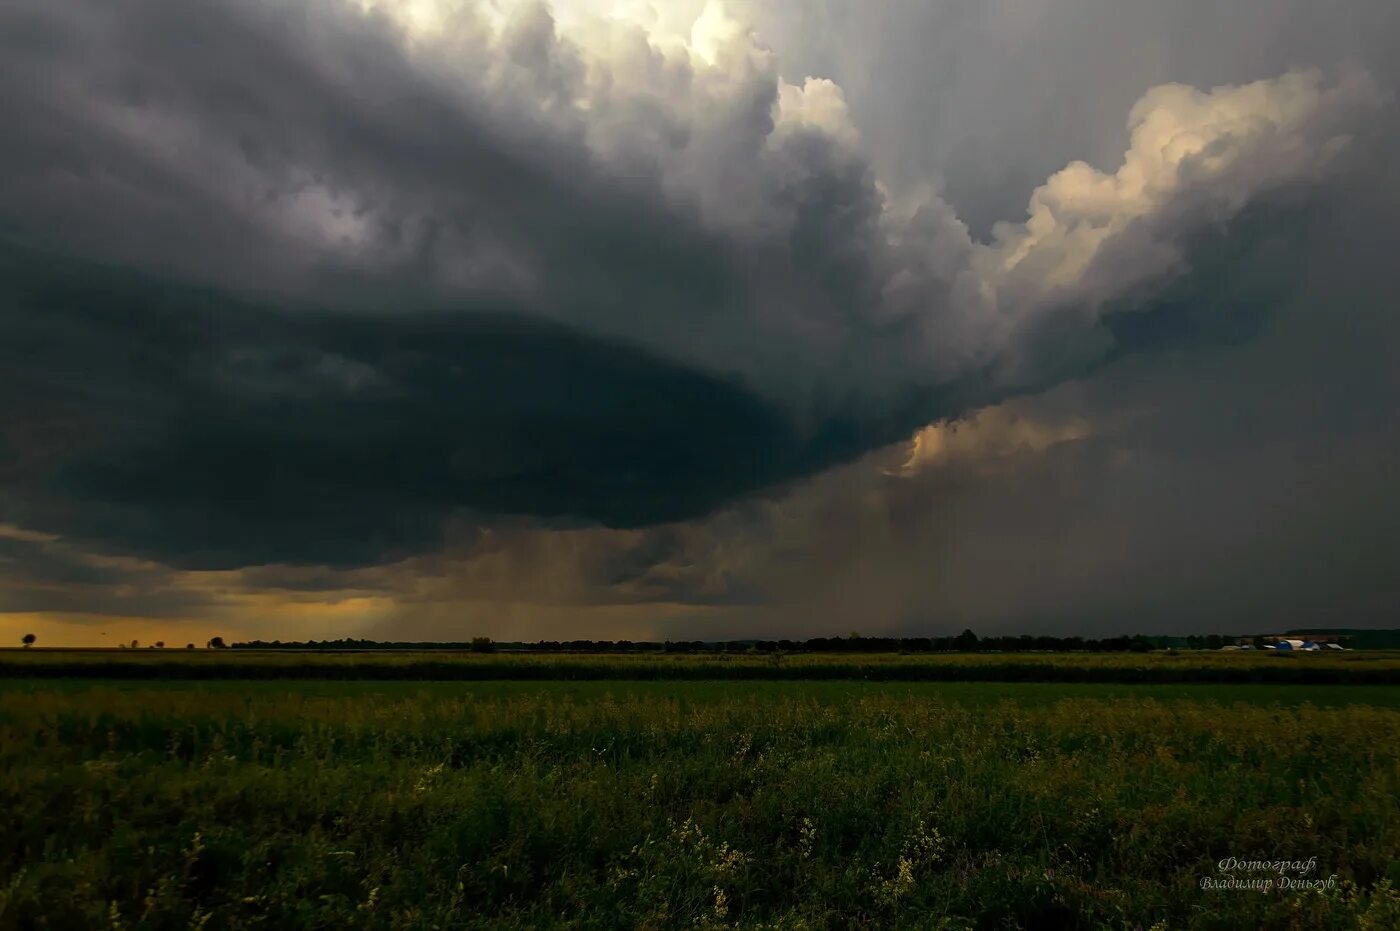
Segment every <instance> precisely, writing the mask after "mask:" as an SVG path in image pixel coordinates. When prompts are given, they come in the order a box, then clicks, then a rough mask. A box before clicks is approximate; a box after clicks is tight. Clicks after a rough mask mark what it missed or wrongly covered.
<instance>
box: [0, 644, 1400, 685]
mask: <svg viewBox="0 0 1400 931" xmlns="http://www.w3.org/2000/svg"><path fill="white" fill-rule="evenodd" d="M22 677H38V678H64V677H78V678H113V679H201V680H212V679H363V680H394V679H405V680H468V681H470V680H519V679H526V680H529V679H534V680H542V681H543V680H578V681H587V680H623V679H639V680H646V679H657V680H668V681H671V680H697V679H699V680H703V679H717V680H761V679H774V680H815V679H851V680H867V679H868V680H872V681H895V682H898V681H911V682H912V681H993V682H1017V681H1047V682H1120V683H1178V682H1216V683H1232V682H1241V683H1243V682H1256V683H1276V684H1282V683H1311V684H1327V683H1353V684H1373V685H1400V653H1396V652H1387V651H1375V652H1361V651H1356V652H1346V653H1309V654H1301V653H1296V654H1287V655H1274V654H1271V653H1266V652H1237V653H1223V652H1218V651H1182V652H1175V651H1163V652H1153V653H933V654H927V653H925V654H918V653H911V654H895V653H871V654H862V653H808V654H791V655H785V656H772V655H765V654H756V653H750V654H743V653H738V654H723V653H721V654H680V653H678V654H651V653H612V654H569V653H563V654H554V653H494V654H474V653H456V652H447V651H425V652H409V651H385V652H364V653H353V652H325V653H318V652H282V651H275V650H270V651H255V650H247V651H244V650H129V651H121V650H90V651H75V650H8V651H0V678H22Z"/></svg>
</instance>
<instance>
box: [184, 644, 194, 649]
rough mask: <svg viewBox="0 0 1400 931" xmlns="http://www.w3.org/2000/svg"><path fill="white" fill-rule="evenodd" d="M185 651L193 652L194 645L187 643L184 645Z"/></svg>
mask: <svg viewBox="0 0 1400 931" xmlns="http://www.w3.org/2000/svg"><path fill="white" fill-rule="evenodd" d="M185 649H186V650H193V649H194V644H193V643H187V644H185Z"/></svg>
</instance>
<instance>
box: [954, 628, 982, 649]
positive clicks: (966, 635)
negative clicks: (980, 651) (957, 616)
mask: <svg viewBox="0 0 1400 931" xmlns="http://www.w3.org/2000/svg"><path fill="white" fill-rule="evenodd" d="M953 648H954V649H955V650H975V649H977V635H976V634H974V633H973V632H972V631H970V630H964V631H963V632H962V633H960V634H958V635H957V636H956V637H954V638H953Z"/></svg>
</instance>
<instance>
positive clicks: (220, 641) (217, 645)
mask: <svg viewBox="0 0 1400 931" xmlns="http://www.w3.org/2000/svg"><path fill="white" fill-rule="evenodd" d="M226 645H227V644H225V643H224V638H223V637H210V638H209V649H211V650H222V649H223V648H224V647H225V646H226Z"/></svg>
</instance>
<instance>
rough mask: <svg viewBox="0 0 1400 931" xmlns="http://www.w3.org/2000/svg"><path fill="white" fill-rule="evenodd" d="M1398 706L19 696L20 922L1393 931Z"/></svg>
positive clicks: (784, 695) (1, 826)
mask: <svg viewBox="0 0 1400 931" xmlns="http://www.w3.org/2000/svg"><path fill="white" fill-rule="evenodd" d="M57 655H61V654H57V653H54V654H39V653H37V652H36V653H34V654H33V655H32V656H27V657H24V658H23V661H24V662H35V661H38V662H46V661H48V660H47V657H48V656H57ZM1185 655H1186V654H1182V656H1185ZM41 656H43V657H45V659H42V660H41V659H39V657H41ZM1179 658H1180V657H1161V658H1158V657H1155V656H1148V657H1142V656H1133V657H1122V658H1119V657H1106V658H1104V659H1103V660H1102V661H1104V662H1106V663H1114V662H1126V661H1132V662H1137V663H1154V662H1161V663H1165V662H1167V661H1175V660H1177V659H1179ZM1190 658H1191V659H1197V660H1201V659H1205V660H1207V661H1208V662H1211V663H1215V662H1219V661H1220V660H1217V659H1215V658H1214V657H1201V656H1192V657H1190ZM7 659H8V657H7ZM299 659H301V657H283V656H275V657H271V659H270V660H269V662H289V661H290V662H296V661H298V660H299ZM315 659H316V660H317V661H318V662H325V663H332V664H333V663H342V662H347V661H349V662H353V661H355V660H354V658H353V657H340V656H334V657H327V658H322V657H319V656H317V657H315ZM613 659H614V658H612V657H602V658H600V657H584V658H579V659H578V660H577V661H578V662H583V661H585V660H587V661H591V662H599V661H612V660H613ZM649 659H650V658H649ZM822 659H826V658H822ZM936 659H938V660H946V659H948V658H947V657H938V658H936ZM954 659H956V660H957V661H959V662H961V663H965V664H967V665H968V666H969V667H970V668H976V667H977V664H978V663H984V662H988V658H987V657H981V656H976V657H955V658H954ZM998 659H1000V658H998ZM1073 659H1080V658H1079V657H1073ZM1092 659H1095V660H1098V658H1092ZM1228 659H1230V660H1235V659H1237V657H1234V656H1230V657H1228ZM1266 659H1268V658H1266ZM1272 659H1274V660H1275V662H1276V663H1289V662H1290V661H1289V660H1287V659H1282V658H1272ZM1302 659H1303V660H1305V661H1308V660H1322V661H1324V662H1325V664H1326V665H1327V666H1328V667H1330V666H1333V665H1336V664H1338V663H1340V662H1341V661H1343V660H1345V659H1350V657H1349V656H1342V657H1303V658H1302ZM122 660H123V661H125V662H137V661H138V660H137V659H135V658H128V657H122ZM179 660H180V661H186V657H184V656H180V657H179ZM392 660H393V662H395V663H401V662H402V663H410V664H411V663H413V662H414V661H415V657H398V656H395V657H392ZM173 661H175V660H174V659H172V658H171V657H168V656H159V657H152V658H147V657H146V656H144V655H143V656H141V657H140V658H139V662H142V663H164V662H173ZM187 661H188V662H191V663H212V662H225V663H226V662H230V658H229V657H227V656H223V655H219V656H211V655H206V654H204V653H198V652H197V656H195V657H191V658H189V659H188V660H187ZM232 661H234V662H245V661H247V658H246V657H243V656H235V657H232ZM454 661H455V662H459V663H462V664H464V665H465V664H477V663H480V664H490V663H502V662H507V661H509V662H520V661H522V660H521V659H520V658H517V657H502V656H499V655H496V656H487V657H473V658H469V659H468V658H461V659H456V660H454ZM523 661H529V662H551V663H559V664H567V663H569V662H573V661H575V658H573V657H546V658H536V657H528V658H524V660H523ZM627 661H628V662H631V660H630V658H628V659H627ZM663 661H664V662H672V661H673V660H672V659H671V658H670V657H666V658H663ZM789 661H791V662H792V663H793V666H794V667H796V668H801V667H802V666H803V665H804V664H812V663H816V662H818V661H817V660H816V659H813V658H808V657H793V658H789V659H785V660H784V661H783V662H789ZM914 661H916V662H917V661H923V660H922V658H915V659H914ZM928 661H930V662H932V661H933V658H930V659H929V660H928ZM1016 661H1017V662H1026V661H1027V660H1025V659H1024V658H1021V657H1017V658H1016ZM1030 661H1031V662H1035V660H1030ZM675 662H680V661H679V660H675ZM715 662H716V663H718V662H719V661H715ZM735 662H741V663H749V662H762V660H749V659H747V658H745V659H742V660H738V661H735ZM842 662H845V663H847V664H848V665H849V664H852V663H860V664H865V665H866V666H868V667H869V668H877V667H880V666H881V665H894V666H899V664H901V663H903V664H905V665H906V666H907V665H909V664H910V663H911V660H910V659H909V658H908V657H860V658H859V659H852V658H850V657H844V658H842ZM1040 662H1041V663H1042V667H1047V666H1053V665H1055V664H1056V663H1063V662H1064V659H1063V658H1062V657H1058V656H1057V657H1055V658H1054V659H1053V660H1049V659H1046V660H1040ZM1257 662H1259V660H1257V659H1255V658H1253V657H1250V658H1248V659H1247V660H1246V663H1247V664H1249V665H1248V666H1247V667H1246V668H1252V667H1253V664H1254V663H1257ZM1389 662H1391V661H1388V660H1381V661H1380V663H1381V665H1380V666H1367V667H1366V668H1386V667H1387V665H1388V664H1389ZM471 668H478V667H476V666H472V667H471ZM629 668H630V667H629ZM842 668H844V667H842ZM1070 668H1086V667H1085V666H1083V665H1080V666H1072V667H1070ZM1124 668H1160V667H1153V666H1144V667H1133V666H1128V667H1124ZM1231 668H1234V667H1231ZM1263 668H1269V667H1267V666H1265V667H1263ZM1320 668H1321V667H1320ZM1338 668H1341V667H1338ZM1346 668H1350V667H1346ZM1397 693H1400V689H1394V688H1393V687H1389V686H1384V685H1374V684H1372V685H1367V684H1359V685H1345V684H1331V685H1308V684H1286V683H1274V684H1268V683H1265V684H1230V683H1216V682H1204V683H1199V684H1171V683H1160V684H1152V683H1145V684H1128V683H1114V682H1105V683H1095V682H1083V683H1081V682H977V681H972V682H903V681H866V680H861V681H853V680H850V679H844V680H843V679H842V678H840V677H829V678H827V679H824V680H821V681H781V680H775V681H728V680H722V679H720V680H715V681H624V680H621V679H619V680H604V681H566V680H554V681H530V680H525V681H519V680H516V681H475V682H473V681H433V682H429V681H363V680H361V681H350V680H338V681H322V680H304V679H297V680H293V679H272V680H266V681H262V680H259V681H249V680H246V679H227V680H220V681H199V682H193V681H188V680H181V679H177V678H168V679H166V678H163V679H161V680H159V681H143V682H134V681H123V680H101V679H94V678H60V679H55V678H41V677H24V678H13V677H12V678H7V679H5V680H0V800H2V801H3V805H0V818H3V823H0V836H4V837H6V838H7V843H6V844H5V845H3V847H0V926H3V927H6V928H9V927H16V928H18V927H52V928H87V927H104V928H109V927H123V928H189V927H201V928H210V929H214V928H265V927H298V928H301V927H308V928H316V927H326V928H330V927H352V928H444V929H445V928H461V927H483V928H484V927H521V928H525V927H532V928H547V927H586V928H621V927H651V928H672V927H710V928H721V927H742V928H827V927H832V928H844V927H908V928H930V927H944V928H1017V927H1034V928H1055V927H1060V928H1077V927H1083V928H1091V927H1092V928H1098V927H1108V928H1123V929H1135V928H1138V927H1141V928H1144V929H1148V928H1181V927H1193V928H1244V927H1249V928H1270V927H1280V928H1355V927H1370V928H1387V929H1389V928H1394V927H1400V895H1397V893H1396V883H1397V880H1400V806H1397V805H1396V802H1395V800H1396V798H1397V797H1400V709H1397V701H1396V695H1397ZM1232 860H1233V862H1232ZM1280 863H1282V865H1280ZM1309 863H1311V864H1312V866H1308V865H1307V864H1309ZM1260 864H1268V866H1266V867H1261V866H1260ZM1231 881H1233V882H1235V883H1236V884H1235V885H1230V882H1231ZM1261 881H1269V882H1270V883H1272V887H1271V888H1269V889H1267V890H1261V889H1259V888H1258V886H1259V883H1260V882H1261ZM1285 881H1286V883H1285ZM1251 883H1252V884H1253V885H1252V886H1251V885H1248V884H1251Z"/></svg>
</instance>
